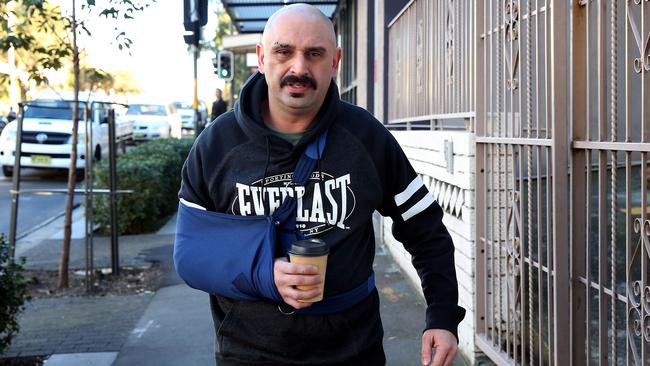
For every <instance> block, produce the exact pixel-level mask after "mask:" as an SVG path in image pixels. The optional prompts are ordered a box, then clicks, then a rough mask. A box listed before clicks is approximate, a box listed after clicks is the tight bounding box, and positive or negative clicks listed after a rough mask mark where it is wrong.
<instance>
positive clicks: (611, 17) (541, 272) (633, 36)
mask: <svg viewBox="0 0 650 366" xmlns="http://www.w3.org/2000/svg"><path fill="white" fill-rule="evenodd" d="M476 11H477V17H476V29H477V63H476V67H477V78H476V88H477V92H478V93H477V100H476V113H477V121H478V122H477V126H476V134H477V138H476V141H477V161H476V171H477V192H476V195H477V196H476V198H477V228H476V230H477V243H476V244H477V245H476V273H477V277H476V278H477V283H476V291H477V299H476V300H477V304H476V307H477V313H476V317H475V319H476V331H477V336H476V342H477V345H478V346H479V348H480V349H481V350H482V351H484V352H485V353H486V354H487V355H488V356H489V357H490V358H491V359H492V360H494V361H495V362H497V363H499V364H521V365H529V364H530V365H546V364H552V365H565V364H575V365H584V364H589V365H624V364H627V365H646V364H649V362H650V355H649V352H648V351H649V347H648V345H649V342H650V267H649V266H648V259H649V253H650V240H649V238H648V237H649V236H650V221H649V220H648V201H649V200H650V197H649V195H648V152H650V143H649V140H648V127H649V125H650V122H649V113H648V109H649V107H650V97H649V94H648V85H649V81H648V76H649V75H650V74H649V72H650V2H649V1H647V0H629V1H613V0H612V1H596V0H593V1H588V0H571V1H550V0H549V1H544V0H534V1H533V0H526V1H523V0H522V1H513V0H505V1H504V0H492V1H485V2H477V9H476Z"/></svg>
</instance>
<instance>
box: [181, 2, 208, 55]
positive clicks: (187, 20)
mask: <svg viewBox="0 0 650 366" xmlns="http://www.w3.org/2000/svg"><path fill="white" fill-rule="evenodd" d="M207 21H208V0H184V1H183V26H184V27H185V34H184V35H183V40H184V41H185V43H187V44H188V45H195V46H198V45H199V42H200V41H201V27H202V26H204V25H205V24H206V23H207Z"/></svg>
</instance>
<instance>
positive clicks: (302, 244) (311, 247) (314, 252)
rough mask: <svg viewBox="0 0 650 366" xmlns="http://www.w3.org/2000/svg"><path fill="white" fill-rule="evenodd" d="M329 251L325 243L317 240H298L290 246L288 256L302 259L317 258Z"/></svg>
mask: <svg viewBox="0 0 650 366" xmlns="http://www.w3.org/2000/svg"><path fill="white" fill-rule="evenodd" d="M329 251H330V248H329V246H328V245H327V243H325V242H324V241H322V240H321V239H318V238H311V239H305V240H298V241H297V242H295V243H293V244H291V249H289V254H290V255H297V256H304V257H319V256H321V255H326V254H329Z"/></svg>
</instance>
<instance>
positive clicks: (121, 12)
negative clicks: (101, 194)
mask: <svg viewBox="0 0 650 366" xmlns="http://www.w3.org/2000/svg"><path fill="white" fill-rule="evenodd" d="M153 2H155V0H139V1H138V0H103V1H101V5H97V4H96V1H95V0H85V1H81V3H80V8H81V10H82V11H84V12H85V14H86V17H77V1H75V0H72V10H71V13H70V14H64V13H63V12H62V11H61V9H60V7H59V6H57V5H53V2H51V1H47V0H0V14H1V15H0V27H1V29H0V50H2V51H3V52H5V53H6V52H8V51H9V50H10V49H13V50H16V51H18V50H23V51H25V52H26V53H28V54H31V55H33V57H35V58H36V59H37V60H38V65H35V66H34V67H28V68H27V70H26V72H27V74H28V78H29V79H30V80H34V81H35V82H36V83H37V84H42V83H45V82H47V78H46V77H45V76H44V71H45V70H48V69H52V70H59V69H60V68H61V67H62V66H63V64H64V62H65V61H66V60H70V58H72V65H73V78H74V83H73V84H74V87H73V89H74V99H73V103H72V109H73V113H72V115H73V122H72V148H71V154H70V168H69V170H68V187H67V196H66V209H65V221H64V238H63V243H62V250H61V259H60V262H59V278H58V284H57V285H58V287H59V288H64V287H68V269H69V259H70V237H71V232H72V230H71V228H72V207H73V195H74V187H75V182H76V176H77V174H76V171H77V165H76V162H77V142H78V126H79V119H78V115H79V113H78V109H79V103H78V102H79V88H80V68H79V65H80V62H79V48H78V45H77V36H78V35H80V34H81V33H82V32H83V33H85V34H86V35H89V36H90V35H91V34H92V33H91V24H92V23H93V22H95V21H97V20H100V19H101V18H103V19H108V20H114V21H116V20H118V19H133V18H134V16H135V15H136V14H137V13H138V12H140V11H142V10H144V9H145V8H147V7H149V6H150V5H151V4H152V3H153ZM98 18H100V19H98ZM61 30H63V31H61ZM39 31H45V32H47V33H51V34H53V35H54V36H55V37H54V38H55V42H52V43H51V44H47V45H44V44H41V43H40V41H41V38H39V36H38V33H37V32H39ZM115 31H116V34H115V41H116V42H115V43H116V45H117V48H118V49H120V50H128V49H129V48H130V47H131V45H132V44H133V42H132V41H131V39H130V38H129V37H128V36H127V35H126V33H125V32H123V31H120V30H119V29H118V28H117V27H116V28H115Z"/></svg>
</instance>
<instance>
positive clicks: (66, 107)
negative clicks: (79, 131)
mask: <svg viewBox="0 0 650 366" xmlns="http://www.w3.org/2000/svg"><path fill="white" fill-rule="evenodd" d="M77 115H78V116H79V119H83V116H84V105H83V104H82V103H79V111H78V113H77ZM25 118H44V119H67V120H72V102H31V103H29V104H28V105H26V106H25Z"/></svg>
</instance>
